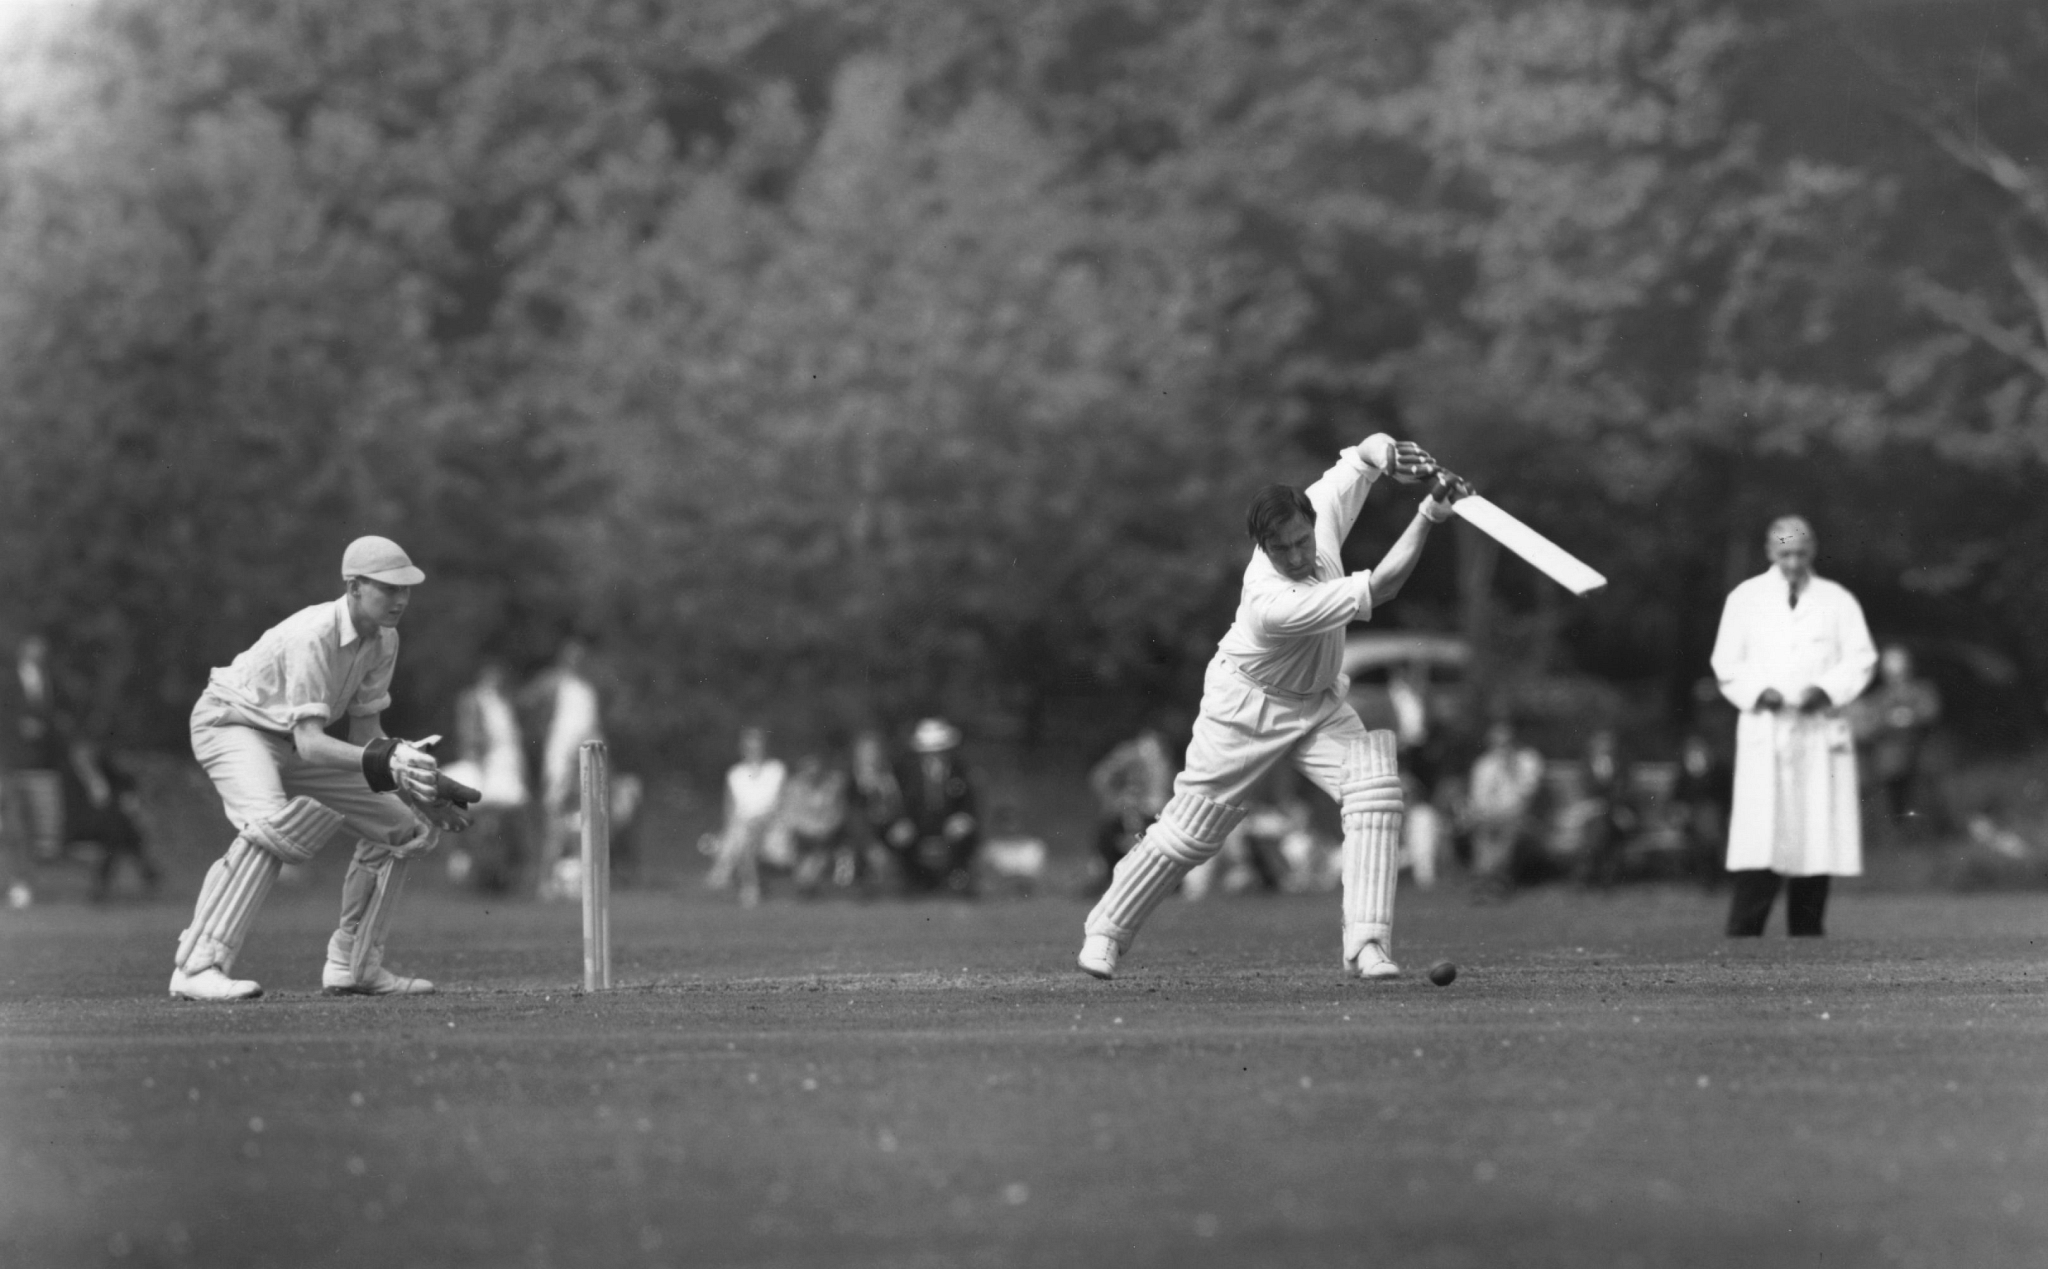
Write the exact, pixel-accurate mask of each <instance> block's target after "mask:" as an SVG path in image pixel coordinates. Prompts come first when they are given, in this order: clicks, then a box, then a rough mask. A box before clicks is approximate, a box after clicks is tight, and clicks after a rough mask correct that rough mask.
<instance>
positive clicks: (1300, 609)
mask: <svg viewBox="0 0 2048 1269" xmlns="http://www.w3.org/2000/svg"><path fill="white" fill-rule="evenodd" d="M1248 599H1249V601H1250V602H1249V603H1248V604H1247V605H1246V612H1247V615H1249V616H1250V618H1251V621H1252V625H1253V628H1254V629H1255V630H1256V631H1257V633H1259V634H1260V635H1263V636H1265V637H1267V638H1277V639H1284V638H1290V637H1294V636H1298V635H1311V634H1320V633H1322V632H1323V631H1325V630H1338V629H1342V628H1343V627H1345V626H1348V625H1350V624H1351V623H1352V622H1353V621H1357V620H1361V619H1363V618H1366V617H1370V616H1371V615H1372V574H1371V573H1370V572H1360V573H1353V574H1351V575H1350V576H1348V577H1340V578H1337V579H1336V580H1335V581H1329V582H1316V583H1313V584H1305V583H1296V584H1291V585H1277V586H1276V585H1266V586H1261V587H1259V588H1258V589H1257V590H1256V591H1254V592H1253V593H1252V594H1251V595H1250V596H1248Z"/></svg>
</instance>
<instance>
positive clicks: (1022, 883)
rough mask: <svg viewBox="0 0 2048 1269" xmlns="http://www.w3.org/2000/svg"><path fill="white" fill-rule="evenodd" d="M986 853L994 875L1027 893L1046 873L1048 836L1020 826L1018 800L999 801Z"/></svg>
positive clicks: (983, 850) (988, 868) (988, 867)
mask: <svg viewBox="0 0 2048 1269" xmlns="http://www.w3.org/2000/svg"><path fill="white" fill-rule="evenodd" d="M982 855H983V856H984V857H985V858H986V860H987V870H988V875H989V876H990V877H991V878H993V879H995V880H996V881H999V882H1001V883H1003V884H1005V885H1007V886H1009V887H1011V888H1012V889H1015V890H1018V891H1020V892H1023V893H1025V894H1029V893H1030V892H1031V891H1032V890H1033V889H1034V888H1035V887H1036V886H1037V884H1038V880H1039V878H1040V877H1042V876H1044V875H1045V862H1046V858H1047V855H1048V852H1047V850H1046V847H1045V839H1044V838H1042V837H1034V836H1032V835H1031V834H1029V833H1027V832H1025V831H1024V830H1023V829H1022V828H1021V827H1019V825H1018V822H1017V806H1016V804H1015V803H1014V802H998V803H997V804H996V807H995V810H994V811H993V812H991V813H990V815H989V834H988V840H987V842H985V843H983V845H982Z"/></svg>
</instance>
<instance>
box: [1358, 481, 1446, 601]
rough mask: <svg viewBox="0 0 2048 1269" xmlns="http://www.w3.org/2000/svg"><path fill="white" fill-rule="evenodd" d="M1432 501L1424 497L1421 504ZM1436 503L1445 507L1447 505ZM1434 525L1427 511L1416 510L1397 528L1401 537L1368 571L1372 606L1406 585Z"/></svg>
mask: <svg viewBox="0 0 2048 1269" xmlns="http://www.w3.org/2000/svg"><path fill="white" fill-rule="evenodd" d="M1433 502H1437V500H1436V499H1434V498H1431V499H1425V500H1424V502H1423V506H1424V507H1428V506H1429V505H1430V504H1431V503H1433ZM1438 505H1440V506H1443V507H1446V508H1448V507H1449V505H1450V504H1449V503H1438ZM1446 514H1448V511H1446ZM1434 527H1435V521H1433V520H1431V519H1430V517H1429V514H1428V512H1426V511H1423V510H1417V511H1416V513H1415V518H1414V519H1413V520H1410V521H1409V522H1408V527H1407V528H1405V529H1403V530H1402V531H1401V536H1400V537H1398V538H1396V539H1394V545H1393V546H1391V547H1389V548H1388V550H1387V553H1386V555H1385V557H1384V558H1382V559H1381V560H1380V566H1379V567H1378V568H1376V569H1374V570H1373V571H1372V606H1373V607H1374V608H1378V607H1379V606H1380V605H1381V604H1384V603H1386V602H1387V601H1389V600H1391V599H1392V598H1393V597H1394V596H1396V595H1398V594H1400V593H1401V587H1402V586H1404V585H1405V584H1407V581H1408V575H1409V574H1410V573H1413V572H1414V571H1415V565H1416V564H1417V563H1418V562H1419V561H1420V560H1421V559H1422V547H1423V544H1424V543H1426V542H1428V541H1429V531H1430V530H1431V529H1432V528H1434Z"/></svg>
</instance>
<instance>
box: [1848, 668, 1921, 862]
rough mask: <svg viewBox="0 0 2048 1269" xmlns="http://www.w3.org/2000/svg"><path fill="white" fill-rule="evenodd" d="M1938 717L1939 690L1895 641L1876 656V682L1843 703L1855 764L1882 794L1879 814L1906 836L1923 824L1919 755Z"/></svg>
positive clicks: (1912, 834) (1911, 834) (1913, 833)
mask: <svg viewBox="0 0 2048 1269" xmlns="http://www.w3.org/2000/svg"><path fill="white" fill-rule="evenodd" d="M1940 718H1941V693H1940V692H1939V691H1938V690H1936V688H1935V686H1934V684H1932V683H1930V682H1928V681H1927V680H1926V679H1922V678H1916V677H1914V675H1913V654H1912V653H1910V652H1908V651H1906V649H1905V648H1903V647H1900V646H1899V645H1898V644H1892V645H1890V646H1888V647H1886V648H1885V650H1884V651H1883V653H1881V654H1880V655H1879V657H1878V660H1877V683H1876V685H1875V686H1873V687H1872V688H1871V689H1870V690H1869V691H1868V692H1866V693H1864V694H1863V695H1862V696H1859V697H1857V698H1856V700H1855V702H1854V703H1853V704H1851V705H1850V707H1849V721H1850V723H1851V725H1852V726H1853V727H1854V728H1855V732H1856V741H1857V744H1858V746H1859V747H1860V748H1861V749H1862V750H1863V761H1862V766H1861V770H1862V772H1863V773H1864V776H1865V778H1866V779H1868V780H1869V781H1870V783H1871V785H1872V786H1873V787H1874V788H1875V789H1876V790H1877V791H1878V792H1879V794H1880V795H1881V796H1882V797H1883V799H1884V801H1883V807H1884V812H1885V819H1886V821H1887V822H1888V823H1889V824H1890V825H1891V827H1892V829H1893V830H1894V831H1895V832H1897V833H1899V834H1901V835H1906V836H1914V835H1917V834H1916V833H1915V831H1914V830H1916V829H1925V828H1926V827H1927V825H1926V823H1925V809H1924V808H1923V807H1922V805H1921V802H1922V798H1921V789H1920V769H1921V755H1922V751H1923V750H1924V748H1925V746H1926V741H1927V736H1928V734H1929V733H1930V732H1932V731H1933V730H1934V724H1935V723H1936V722H1937V721H1939V720H1940Z"/></svg>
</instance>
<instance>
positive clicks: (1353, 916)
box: [1343, 731, 1403, 964]
mask: <svg viewBox="0 0 2048 1269" xmlns="http://www.w3.org/2000/svg"><path fill="white" fill-rule="evenodd" d="M1343 799H1344V800H1343V818H1344V857H1343V871H1344V961H1345V963H1346V964H1349V963H1350V962H1351V960H1352V958H1354V957H1356V956H1357V955H1358V951H1359V949H1360V948H1362V947H1364V946H1365V944H1366V943H1367V942H1368V941H1371V940H1378V942H1379V944H1380V946H1381V947H1382V948H1384V949H1386V950H1387V951H1388V952H1389V953H1391V952H1392V951H1393V947H1394V879H1395V877H1396V875H1397V874H1398V872H1399V870H1400V866H1401V819H1402V814H1403V802H1402V797H1401V768H1400V761H1399V757H1398V753H1397V750H1396V748H1395V744H1394V733H1393V732H1391V731H1369V732H1367V733H1366V734H1365V738H1364V739H1363V740H1357V741H1353V742H1352V744H1351V752H1350V755H1349V757H1348V758H1347V759H1346V762H1345V772H1344V785H1343Z"/></svg>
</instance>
